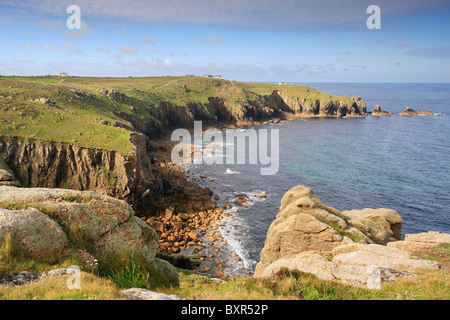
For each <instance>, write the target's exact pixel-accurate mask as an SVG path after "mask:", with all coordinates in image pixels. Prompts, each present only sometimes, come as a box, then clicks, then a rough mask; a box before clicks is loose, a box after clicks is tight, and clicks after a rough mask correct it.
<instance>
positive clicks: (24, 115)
mask: <svg viewBox="0 0 450 320" xmlns="http://www.w3.org/2000/svg"><path fill="white" fill-rule="evenodd" d="M101 88H105V89H106V90H108V91H109V92H111V89H115V90H118V91H120V92H121V93H124V94H125V95H126V96H127V98H126V99H111V98H110V97H109V96H107V95H104V94H102V93H101V92H99V89H101ZM274 90H282V91H283V92H285V93H286V94H287V95H289V96H291V97H294V98H298V99H299V100H303V101H314V100H316V99H318V100H321V101H323V100H326V101H332V100H340V101H344V102H348V103H349V104H351V100H350V98H348V97H339V98H338V97H334V96H332V95H329V94H326V93H319V92H317V91H316V90H314V89H312V88H308V87H305V86H299V85H275V84H264V83H241V82H235V81H227V80H218V79H213V78H205V77H146V78H134V77H130V78H92V77H57V76H45V77H0V135H6V136H8V135H12V136H20V137H25V138H30V137H31V138H36V139H42V140H51V141H60V142H66V143H76V144H78V145H80V146H84V147H96V148H102V149H107V150H117V151H120V152H122V153H124V154H126V153H129V152H130V151H131V150H132V146H131V144H130V143H129V134H130V132H129V131H127V130H125V129H122V128H117V127H114V125H113V124H114V123H115V122H121V123H123V124H126V125H130V124H129V123H128V122H126V121H124V120H122V119H120V118H119V117H117V116H115V115H114V113H121V112H122V113H128V114H132V115H133V117H135V118H138V119H147V118H152V117H153V116H152V114H155V112H156V113H157V112H158V108H159V107H158V106H159V103H161V102H163V101H166V102H170V103H172V104H174V105H176V106H178V107H186V105H188V104H189V103H192V102H194V103H198V104H199V105H202V106H203V108H204V109H205V110H204V112H205V113H208V111H209V110H208V108H210V107H211V104H210V103H209V101H208V98H210V97H218V98H223V99H226V100H227V101H228V102H229V103H230V104H231V105H232V106H233V107H234V106H235V107H236V108H237V109H239V108H242V104H243V103H245V102H246V101H248V100H251V101H261V97H262V96H264V95H270V94H271V93H272V92H273V91H274ZM42 98H44V99H49V100H50V104H48V103H43V102H41V101H40V100H42ZM44 101H45V100H44ZM152 111H154V112H152Z"/></svg>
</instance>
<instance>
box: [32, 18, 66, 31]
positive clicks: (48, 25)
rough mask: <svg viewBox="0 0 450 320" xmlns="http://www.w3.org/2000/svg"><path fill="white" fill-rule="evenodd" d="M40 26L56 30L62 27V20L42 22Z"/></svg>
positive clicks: (39, 23)
mask: <svg viewBox="0 0 450 320" xmlns="http://www.w3.org/2000/svg"><path fill="white" fill-rule="evenodd" d="M38 25H39V26H41V27H44V28H47V29H52V30H53V29H56V28H58V27H59V26H61V25H62V22H61V20H40V21H39V22H38Z"/></svg>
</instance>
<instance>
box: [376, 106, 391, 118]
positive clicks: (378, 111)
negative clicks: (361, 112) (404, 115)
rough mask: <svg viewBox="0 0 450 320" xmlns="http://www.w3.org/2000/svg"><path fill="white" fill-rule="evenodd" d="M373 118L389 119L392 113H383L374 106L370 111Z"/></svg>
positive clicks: (379, 108) (378, 107)
mask: <svg viewBox="0 0 450 320" xmlns="http://www.w3.org/2000/svg"><path fill="white" fill-rule="evenodd" d="M372 116H373V117H389V116H392V112H388V111H384V110H382V109H381V107H380V106H379V105H376V106H375V108H374V109H373V111H372Z"/></svg>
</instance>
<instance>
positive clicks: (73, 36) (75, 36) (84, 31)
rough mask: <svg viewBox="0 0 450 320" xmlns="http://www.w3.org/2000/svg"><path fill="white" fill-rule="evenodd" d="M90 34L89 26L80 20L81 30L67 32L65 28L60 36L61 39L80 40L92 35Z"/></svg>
mask: <svg viewBox="0 0 450 320" xmlns="http://www.w3.org/2000/svg"><path fill="white" fill-rule="evenodd" d="M64 27H65V25H64ZM92 32H93V30H92V29H91V28H89V26H88V25H87V24H86V23H85V22H84V21H83V20H81V28H80V29H79V30H69V29H67V28H64V30H63V33H62V34H63V37H65V38H67V39H70V40H81V39H84V38H86V36H88V35H90V34H92Z"/></svg>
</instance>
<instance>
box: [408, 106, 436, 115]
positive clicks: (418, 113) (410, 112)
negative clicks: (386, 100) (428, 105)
mask: <svg viewBox="0 0 450 320" xmlns="http://www.w3.org/2000/svg"><path fill="white" fill-rule="evenodd" d="M400 115H401V116H433V115H434V113H433V112H431V111H428V110H426V111H420V110H417V111H416V110H414V109H412V108H410V107H407V108H406V109H405V110H403V112H400Z"/></svg>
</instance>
